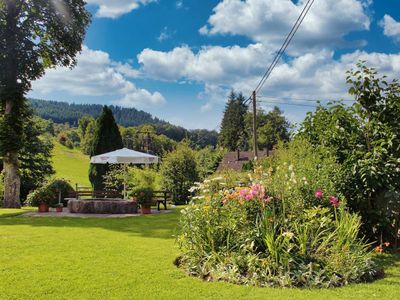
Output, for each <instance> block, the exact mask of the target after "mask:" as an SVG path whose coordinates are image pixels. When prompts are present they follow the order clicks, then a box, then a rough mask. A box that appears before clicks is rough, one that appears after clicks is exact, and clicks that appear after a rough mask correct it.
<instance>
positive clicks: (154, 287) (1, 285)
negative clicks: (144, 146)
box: [0, 209, 400, 300]
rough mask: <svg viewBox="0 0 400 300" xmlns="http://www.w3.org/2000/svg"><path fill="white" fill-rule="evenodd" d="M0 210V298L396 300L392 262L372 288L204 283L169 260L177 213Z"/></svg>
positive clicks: (399, 266) (399, 263)
mask: <svg viewBox="0 0 400 300" xmlns="http://www.w3.org/2000/svg"><path fill="white" fill-rule="evenodd" d="M16 214H18V211H17V212H16V210H6V209H0V270H1V271H0V298H1V299H200V298H201V299H240V298H246V299H273V298H275V297H277V298H275V299H307V300H310V299H364V300H365V299H373V298H378V299H395V298H396V297H397V296H395V295H398V291H399V288H400V260H399V258H400V257H399V256H397V257H394V256H382V263H384V264H385V265H387V266H388V268H387V270H386V273H387V276H386V278H385V279H383V280H379V281H376V282H374V283H371V284H360V285H352V286H349V287H344V288H338V289H330V290H324V289H323V290H298V289H276V288H256V287H245V286H235V285H232V284H227V283H223V282H212V283H210V282H203V281H201V280H199V279H197V278H191V277H188V276H186V275H185V274H184V273H183V272H182V271H181V270H179V269H177V268H176V267H175V266H174V265H173V264H172V261H173V260H174V258H175V257H176V255H177V254H178V249H177V248H176V246H175V243H174V238H173V235H174V232H176V225H177V220H178V216H179V212H178V211H174V212H173V213H170V214H163V215H152V216H141V217H133V218H127V219H93V218H90V219H75V218H40V217H39V218H32V217H21V216H18V215H16Z"/></svg>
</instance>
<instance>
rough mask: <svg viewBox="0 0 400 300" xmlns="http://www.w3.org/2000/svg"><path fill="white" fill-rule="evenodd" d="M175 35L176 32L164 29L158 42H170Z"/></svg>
mask: <svg viewBox="0 0 400 300" xmlns="http://www.w3.org/2000/svg"><path fill="white" fill-rule="evenodd" d="M174 34H175V32H172V31H171V30H169V29H168V27H164V28H163V30H161V32H160V35H159V36H158V37H157V40H158V41H159V42H160V43H161V42H163V41H166V40H169V39H170V38H171V37H172V36H173V35H174Z"/></svg>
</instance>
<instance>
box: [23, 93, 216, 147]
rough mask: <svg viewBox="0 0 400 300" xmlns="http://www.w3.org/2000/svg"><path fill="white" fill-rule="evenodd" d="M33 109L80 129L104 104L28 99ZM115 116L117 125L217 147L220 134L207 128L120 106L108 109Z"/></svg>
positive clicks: (49, 117)
mask: <svg viewBox="0 0 400 300" xmlns="http://www.w3.org/2000/svg"><path fill="white" fill-rule="evenodd" d="M28 102H29V104H30V106H31V107H32V108H33V109H34V111H35V113H36V114H37V115H38V116H39V117H41V118H43V119H46V120H52V121H53V122H54V123H61V124H63V123H68V124H70V125H71V126H73V127H76V126H78V121H79V119H80V118H82V117H83V116H85V115H89V116H92V117H93V118H97V117H98V116H99V115H100V114H101V111H102V110H103V105H101V104H75V103H67V102H58V101H50V100H40V99H28ZM109 107H110V108H111V110H112V112H113V114H114V118H115V121H116V122H117V124H119V125H121V126H124V127H130V126H140V125H144V124H151V125H153V126H154V127H155V129H156V131H157V133H158V134H164V135H165V136H167V137H169V138H171V139H173V140H175V141H178V142H179V141H182V140H183V139H189V140H190V141H191V142H192V143H193V145H194V146H199V147H205V146H207V145H211V146H216V145H217V142H218V133H217V132H216V131H214V130H213V131H210V130H206V129H194V130H187V129H185V128H183V127H181V126H176V125H173V124H171V123H169V122H166V121H164V120H161V119H159V118H157V117H153V116H152V115H151V114H149V113H147V112H145V111H142V110H137V109H136V108H125V107H120V106H114V105H110V106H109Z"/></svg>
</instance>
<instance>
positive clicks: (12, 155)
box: [1, 0, 23, 208]
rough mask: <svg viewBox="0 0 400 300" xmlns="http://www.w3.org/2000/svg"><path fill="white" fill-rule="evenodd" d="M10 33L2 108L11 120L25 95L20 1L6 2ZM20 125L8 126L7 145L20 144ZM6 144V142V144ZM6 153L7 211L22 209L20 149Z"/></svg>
mask: <svg viewBox="0 0 400 300" xmlns="http://www.w3.org/2000/svg"><path fill="white" fill-rule="evenodd" d="M6 5H7V8H6V26H7V29H6V34H5V42H6V45H7V47H6V48H7V50H6V51H7V53H6V57H7V58H6V63H5V65H4V66H2V68H5V70H6V80H5V88H4V89H3V91H2V95H1V97H2V99H1V100H2V105H4V106H3V107H2V108H3V109H4V118H5V119H11V118H10V117H12V116H13V115H15V114H16V113H18V112H19V111H20V109H19V107H18V105H21V103H20V102H21V101H23V100H22V99H23V94H22V93H21V92H19V91H18V81H17V68H18V63H17V56H16V54H15V52H16V50H15V49H17V40H16V36H17V22H18V16H19V11H20V6H19V7H17V2H16V1H11V0H8V1H6ZM19 127H20V126H19V124H18V123H15V122H10V123H8V122H7V124H6V130H7V131H8V132H9V133H11V134H10V135H9V136H7V137H6V138H5V142H6V145H7V143H10V144H11V141H12V139H15V140H17V141H19V140H20V139H21V138H22V136H21V135H20V132H21V128H19ZM3 143H4V141H3ZM4 152H5V153H3V166H4V204H3V206H4V207H6V208H20V207H21V203H20V200H19V196H20V186H21V179H20V175H19V162H18V147H9V149H8V150H7V149H6V150H5V151H4Z"/></svg>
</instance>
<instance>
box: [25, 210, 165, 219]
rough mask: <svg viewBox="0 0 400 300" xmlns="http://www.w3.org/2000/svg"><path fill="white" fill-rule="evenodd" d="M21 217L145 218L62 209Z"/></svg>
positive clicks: (153, 211)
mask: <svg viewBox="0 0 400 300" xmlns="http://www.w3.org/2000/svg"><path fill="white" fill-rule="evenodd" d="M169 212H171V210H160V211H158V210H157V209H152V210H151V214H150V216H151V215H153V214H154V215H157V214H165V213H169ZM21 216H23V217H60V218H62V217H64V218H65V217H67V218H115V219H118V218H128V217H140V216H146V215H142V214H141V213H140V212H139V213H137V214H79V213H70V212H69V211H68V208H66V207H64V209H63V212H61V213H59V212H56V211H55V210H54V211H49V212H48V213H39V212H37V211H35V212H28V213H25V214H22V215H21Z"/></svg>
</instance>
